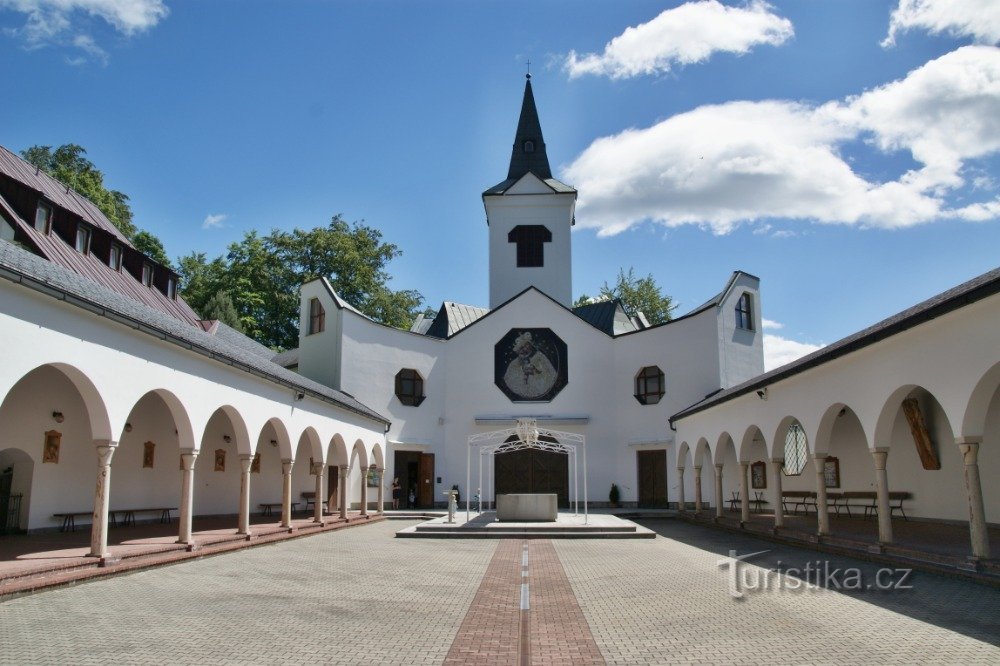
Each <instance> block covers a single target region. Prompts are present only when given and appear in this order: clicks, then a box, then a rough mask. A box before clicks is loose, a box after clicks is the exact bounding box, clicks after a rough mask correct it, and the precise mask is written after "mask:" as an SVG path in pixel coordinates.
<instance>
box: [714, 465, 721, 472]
mask: <svg viewBox="0 0 1000 666" xmlns="http://www.w3.org/2000/svg"><path fill="white" fill-rule="evenodd" d="M715 471H716V472H718V473H719V474H722V463H715Z"/></svg>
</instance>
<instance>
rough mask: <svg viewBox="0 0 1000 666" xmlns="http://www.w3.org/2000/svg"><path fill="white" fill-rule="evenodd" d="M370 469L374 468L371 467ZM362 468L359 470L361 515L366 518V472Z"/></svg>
mask: <svg viewBox="0 0 1000 666" xmlns="http://www.w3.org/2000/svg"><path fill="white" fill-rule="evenodd" d="M371 467H374V465H372V466H371ZM371 467H369V468H368V469H367V470H366V469H365V468H364V467H362V468H360V469H361V515H362V516H365V517H366V518H367V517H368V470H370V469H371Z"/></svg>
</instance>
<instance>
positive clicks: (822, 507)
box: [813, 456, 830, 536]
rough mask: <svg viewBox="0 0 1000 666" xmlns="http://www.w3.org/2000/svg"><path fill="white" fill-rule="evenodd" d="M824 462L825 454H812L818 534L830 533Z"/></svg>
mask: <svg viewBox="0 0 1000 666" xmlns="http://www.w3.org/2000/svg"><path fill="white" fill-rule="evenodd" d="M825 464H826V456H813V465H815V466H816V520H817V522H818V529H817V534H819V535H820V536H822V535H825V534H829V533H830V510H829V509H828V508H827V505H826V477H825V475H824V474H823V467H824V466H825Z"/></svg>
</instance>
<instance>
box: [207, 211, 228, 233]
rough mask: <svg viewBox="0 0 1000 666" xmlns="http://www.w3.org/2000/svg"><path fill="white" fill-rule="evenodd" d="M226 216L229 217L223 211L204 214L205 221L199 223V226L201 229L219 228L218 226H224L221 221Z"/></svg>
mask: <svg viewBox="0 0 1000 666" xmlns="http://www.w3.org/2000/svg"><path fill="white" fill-rule="evenodd" d="M227 217H229V216H228V215H226V214H225V213H214V214H211V215H206V216H205V221H204V222H202V223H201V228H202V229H219V228H220V227H223V226H225V225H224V224H223V222H225V221H226V218H227Z"/></svg>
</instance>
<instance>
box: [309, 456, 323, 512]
mask: <svg viewBox="0 0 1000 666" xmlns="http://www.w3.org/2000/svg"><path fill="white" fill-rule="evenodd" d="M311 471H312V473H313V474H314V475H315V476H316V490H315V494H314V495H313V499H314V500H315V504H314V507H315V510H314V511H313V522H314V523H322V522H323V463H321V462H318V463H313V466H312V470H311Z"/></svg>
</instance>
